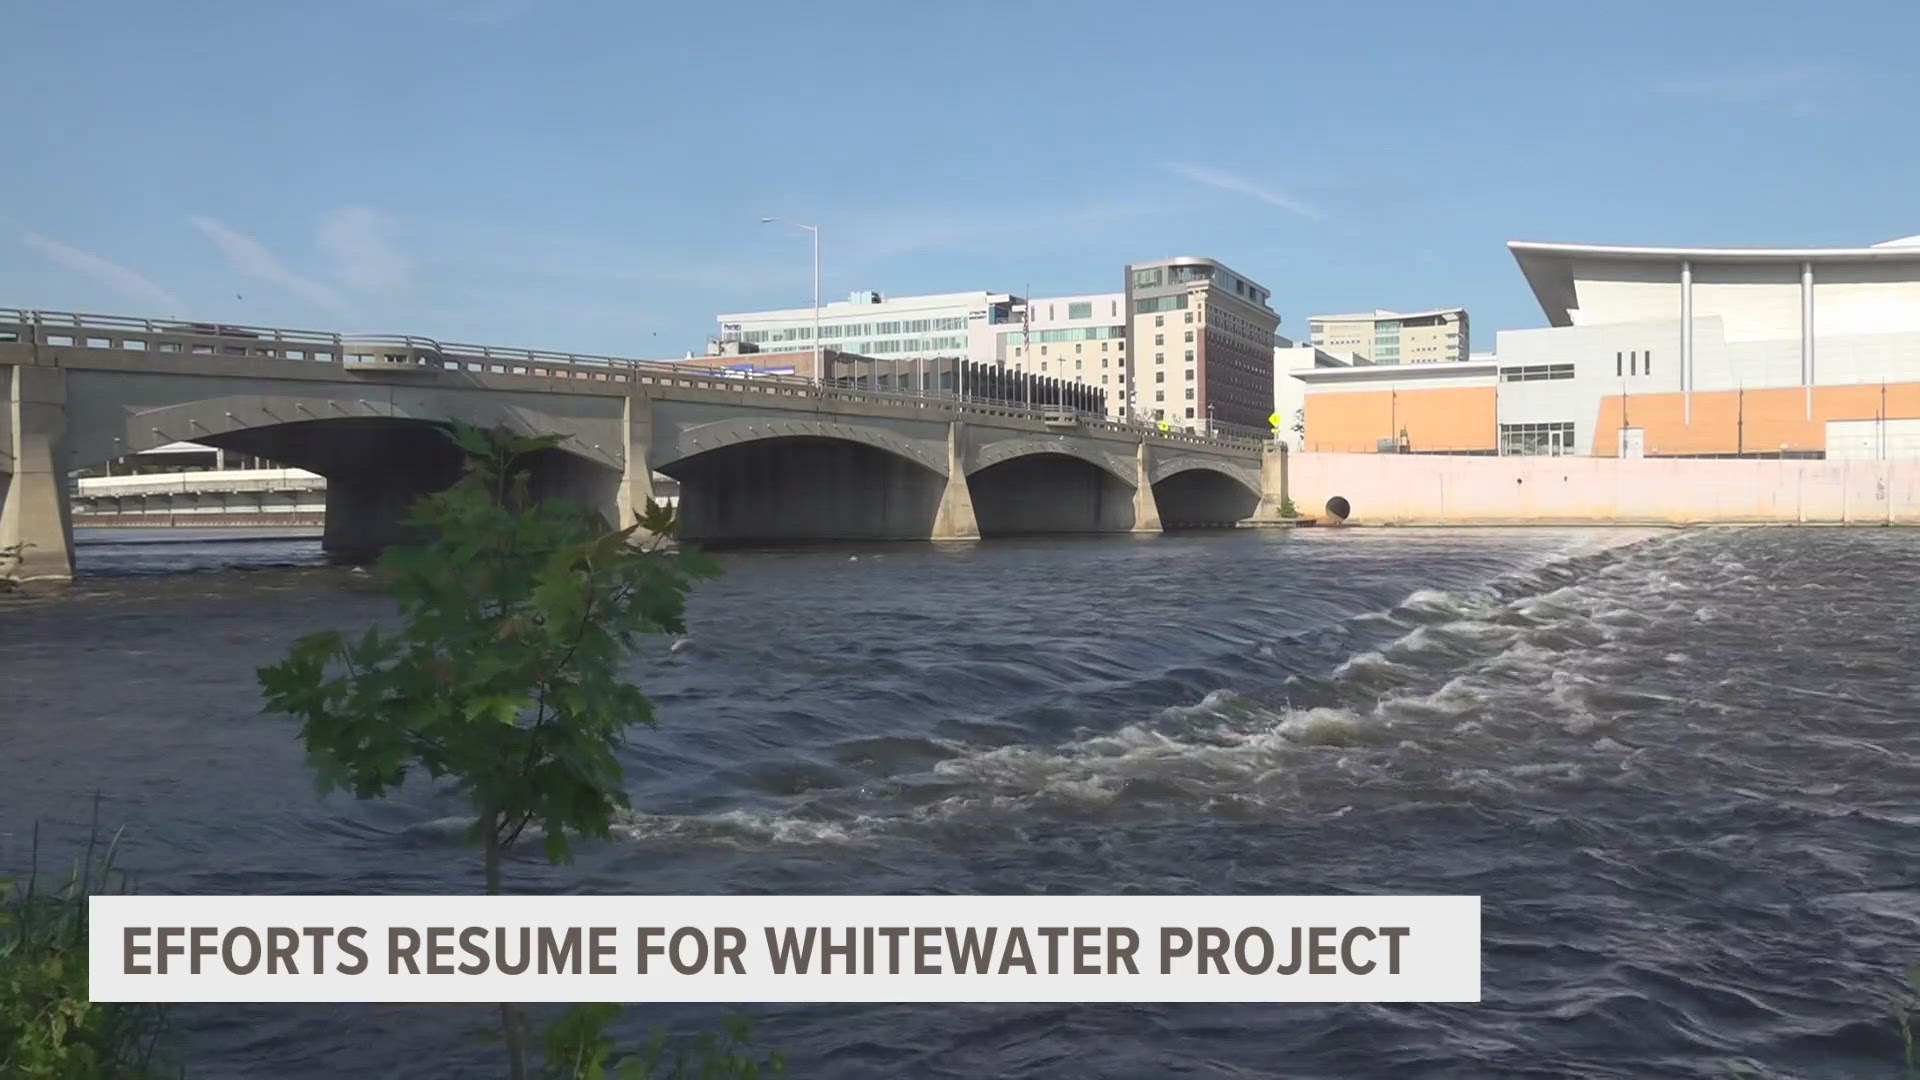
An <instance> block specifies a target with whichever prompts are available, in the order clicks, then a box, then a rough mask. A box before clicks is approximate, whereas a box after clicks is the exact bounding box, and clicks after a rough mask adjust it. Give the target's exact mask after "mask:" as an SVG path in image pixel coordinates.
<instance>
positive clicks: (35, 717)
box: [0, 528, 1920, 1080]
mask: <svg viewBox="0 0 1920 1080" xmlns="http://www.w3.org/2000/svg"><path fill="white" fill-rule="evenodd" d="M233 535H234V534H231V533H222V534H218V536H222V537H228V538H229V539H227V540H225V541H223V542H215V540H216V537H212V536H209V537H195V536H191V535H187V534H180V533H167V534H164V535H163V536H161V537H155V536H154V535H152V534H124V533H111V534H93V535H90V536H88V537H86V538H85V539H86V540H87V541H88V543H87V544H86V546H84V547H82V548H81V558H82V561H83V568H84V569H85V570H86V571H87V574H86V576H84V577H83V578H82V580H80V581H79V582H78V583H76V585H75V586H74V587H72V588H71V589H70V590H68V591H67V592H66V593H65V594H64V595H59V596H48V597H33V598H27V599H18V598H15V599H6V600H0V701H4V703H5V704H4V706H3V707H0V866H4V867H10V868H13V869H18V868H19V866H20V864H21V863H23V862H24V860H25V855H26V849H27V836H28V834H29V830H30V829H31V826H32V824H33V822H35V821H36V820H37V821H39V822H41V823H42V826H43V829H44V830H45V832H46V833H47V835H48V837H49V843H50V844H53V845H55V846H57V845H59V844H61V843H71V842H72V840H73V838H74V837H75V836H77V835H78V834H79V833H80V832H81V831H82V830H83V829H84V827H85V822H86V819H87V817H88V815H89V813H90V812H91V805H92V801H93V798H94V796H95V795H96V793H97V794H98V795H99V796H100V798H101V810H100V813H101V818H102V820H103V822H105V823H106V824H107V825H108V826H109V827H117V826H119V825H121V824H125V825H126V826H127V835H126V838H125V839H124V840H123V845H124V850H125V854H124V857H123V863H124V864H125V865H127V866H129V867H131V868H132V869H134V870H135V871H136V872H137V874H138V878H139V883H140V885H141V886H142V887H143V888H145V889H148V890H152V891H167V892H205V893H353V892H374V893H377V892H421V893H434V892H460V891H476V890H477V889H478V887H479V884H480V882H479V874H478V864H477V859H476V857H475V856H474V853H473V852H472V851H471V850H470V849H468V848H465V847H464V846H462V845H461V844H460V843H459V841H458V839H457V837H456V835H455V834H456V832H457V827H458V826H457V819H456V817H455V816H456V815H457V814H458V812H459V809H460V808H459V805H458V803H457V802H455V801H454V800H453V799H451V798H450V797H448V796H447V795H445V794H444V793H442V792H440V791H437V790H435V789H433V788H432V787H430V786H428V785H425V784H419V785H415V786H413V787H410V788H408V789H407V790H406V791H405V792H403V794H402V795H401V796H400V797H398V798H395V799H389V800H385V801H381V802H368V803H361V802H355V801H354V800H352V799H350V798H342V797H338V796H336V797H332V798H330V799H327V800H324V801H323V800H321V799H320V798H318V797H317V796H316V795H315V794H314V790H313V786H312V782H311V780H310V779H309V776H308V773H307V772H306V770H305V768H304V766H303V763H302V759H301V754H300V752H299V749H298V747H297V745H296V743H295V738H294V736H295V725H294V724H293V722H291V721H290V720H287V719H284V718H275V717H267V716H264V715H262V714H261V712H260V708H259V693H258V689H257V687H256V685H255V683H254V676H253V673H254V670H255V669H256V668H257V667H259V666H260V665H262V664H265V663H269V662H272V661H273V660H275V659H277V658H278V656H279V655H280V654H281V652H282V651H283V650H284V649H285V647H286V646H287V644H288V643H289V642H290V641H291V640H292V639H293V638H294V637H295V636H297V635H298V634H301V633H303V632H306V631H309V630H313V629H317V628H321V627H330V626H337V627H344V628H352V627H357V626H362V625H365V624H366V623H367V622H369V621H370V620H375V619H381V618H386V617H388V613H389V609H388V607H387V605H386V603H385V601H384V600H383V599H382V598H380V597H379V596H377V595H375V594H373V593H372V591H371V590H370V588H369V586H368V584H367V578H366V577H365V576H364V575H359V574H355V573H353V572H351V571H348V570H345V569H341V568H335V567H329V566H325V565H322V564H321V563H320V560H319V558H318V552H317V548H316V544H315V541H314V540H313V539H312V537H311V536H310V535H300V534H291V535H265V536H260V537H258V538H254V539H246V540H238V541H235V540H232V539H231V537H232V536H233ZM153 539H171V540H173V541H175V542H173V543H158V544H155V543H145V542H139V543H136V542H131V541H147V540H153ZM720 561H721V565H722V567H723V570H724V572H723V574H722V575H721V576H720V577H717V578H715V579H713V580H711V581H707V582H703V583H702V584H701V585H700V586H699V587H698V590H697V593H696V595H695V597H694V599H693V601H692V604H691V607H690V612H689V619H690V623H691V634H690V640H689V642H688V644H687V645H686V647H684V648H681V649H679V650H677V651H669V650H667V649H666V648H665V647H664V644H660V645H656V646H653V647H650V648H648V649H647V650H646V651H645V652H644V654H643V655H641V656H639V657H637V658H636V659H635V661H634V665H633V671H634V674H635V676H636V677H637V678H638V679H639V680H640V681H641V682H642V683H643V684H644V685H645V686H646V688H647V689H648V691H649V692H650V693H651V694H652V695H653V697H654V699H655V701H656V703H657V706H658V711H659V718H660V723H659V726H658V728H657V729H654V730H650V731H640V732H638V733H636V736H635V738H634V740H633V745H632V747H631V748H630V750H629V751H628V752H627V754H626V756H625V763H626V766H627V771H628V777H629V784H630V789H631V794H632V798H633V804H634V806H635V807H636V808H637V810H638V811H639V812H636V813H635V814H634V815H633V816H631V817H630V818H627V819H625V820H623V821H622V823H621V824H620V825H619V827H618V830H617V836H616V838H615V839H614V840H613V841H612V842H610V843H607V842H602V843H594V844H590V845H588V846H587V847H586V848H585V849H584V850H583V851H582V852H581V853H580V857H579V859H578V861H577V863H576V864H574V865H572V866H568V867H560V868H549V867H547V866H545V865H543V864H542V863H541V862H539V861H538V859H537V858H536V857H535V856H534V853H533V852H532V851H529V852H527V853H526V855H525V857H522V858H519V859H516V860H515V861H514V863H513V865H512V866H511V867H510V871H509V873H510V875H511V877H512V878H513V879H515V880H517V881H518V882H519V883H520V886H521V888H522V889H525V890H528V891H534V890H541V891H581V892H614V893H650V892H651V893H713V892H727V893H784V892H794V893H846V892H860V893H909V892H936V893H1020V892H1047V893H1112V892H1149V893H1194V894H1207V893H1278V894H1288V893H1328V892H1336V893H1337V892H1352V893H1375V892H1387V893H1471V894H1476V895H1480V896H1482V897H1484V898H1485V900H1484V903H1485V923H1484V926H1485V929H1484V933H1485V939H1484V946H1483V948H1484V958H1485V959H1484V1000H1483V1001H1481V1002H1480V1003H1478V1004H1469V1005H1292V1006H1283V1005H1270V1006H1253V1005H1230V1006H1212V1005H1179V1006H1152V1005H1043V1006H1029V1005H972V1006H868V1005H862V1006H834V1007H824V1006H763V1007H756V1008H754V1009H752V1010H750V1011H751V1012H752V1013H753V1015H754V1016H755V1017H756V1018H757V1019H758V1021H759V1027H758V1029H757V1031H756V1035H755V1038H756V1042H757V1044H759V1045H761V1046H763V1047H771V1048H778V1049H780V1050H782V1051H783V1052H785V1053H786V1054H787V1055H788V1057H789V1058H790V1060H791V1062H792V1065H793V1073H792V1075H794V1076H797V1077H827V1078H879V1077H889V1078H891V1077H971V1076H1006V1077H1027V1078H1040V1077H1081V1076H1088V1077H1092V1076H1099V1077H1156V1076H1171V1075H1182V1076H1207V1077H1236V1078H1239V1077H1256V1076H1281V1077H1336V1076H1337V1077H1347V1076H1354V1077H1375V1076H1381V1077H1384V1076H1393V1077H1541V1078H1545V1077H1568V1078H1572V1077H1582V1078H1588V1077H1664V1076H1674V1077H1703V1078H1708V1077H1710V1078H1715V1080H1724V1078H1726V1077H1732V1076H1758V1077H1885V1076H1889V1075H1895V1074H1896V1073H1897V1071H1898V1062H1899V1060H1900V1056H1901V1047H1900V1039H1899V1034H1898V1030H1897V1028H1896V1027H1895V1025H1894V1024H1893V1022H1892V1021H1891V1019H1890V1018H1889V1014H1888V1010H1887V1007H1886V1005H1885V1004H1884V1002H1885V998H1886V997H1887V995H1889V994H1890V993H1893V992H1894V991H1896V990H1897V989H1898V988H1899V987H1900V985H1901V972H1902V970H1903V969H1904V968H1905V966H1906V965H1907V964H1909V963H1912V962H1916V961H1920V888H1917V885H1920V873H1917V872H1916V869H1915V858H1916V852H1920V805H1917V804H1916V793H1917V792H1920V725H1916V723H1915V720H1916V717H1917V716H1920V690H1916V685H1917V680H1916V674H1915V673H1916V671H1920V621H1916V618H1915V616H1916V602H1917V600H1916V598H1920V533H1916V532H1912V531H1900V530H1879V529H1859V530H1840V529H1805V528H1801V529H1787V528H1752V529H1724V530H1694V531H1671V530H1639V531H1633V530H1577V529H1507V530H1493V529H1489V530H1415V529H1398V530H1396V529H1384V530H1359V529H1319V530H1300V531H1297V532H1255V531H1241V532H1225V533H1204V534H1201V533H1196V534H1181V535H1167V536H1163V537H1157V538H1150V539H1136V538H1131V537H1121V538H1116V537H1106V538H1086V539H1032V540H1006V541H997V542H988V543H983V544H979V545H974V546H964V547H935V546H929V545H898V546H890V545H878V546H861V547H836V548H805V549H800V548H796V549H787V550H769V551H743V552H734V553H729V554H726V555H723V556H722V557H721V560H720ZM719 1015H720V1010H718V1009H713V1008H696V1007H675V1008H650V1007H645V1006H634V1007H631V1008H630V1009H629V1011H628V1016H629V1017H630V1019H629V1021H628V1022H627V1025H626V1027H625V1028H623V1031H625V1032H626V1033H628V1034H630V1035H631V1036H632V1037H633V1038H634V1039H636V1040H637V1039H639V1038H640V1037H641V1036H642V1035H644V1034H645V1032H646V1031H647V1030H649V1029H650V1028H651V1027H652V1026H653V1025H655V1024H657V1023H669V1024H673V1025H676V1026H679V1027H687V1026H690V1025H691V1026H699V1025H710V1024H712V1023H713V1022H715V1021H716V1019H717V1018H718V1016H719ZM490 1018H491V1013H490V1012H488V1011H487V1010H484V1009H476V1008H475V1007H471V1006H404V1007H403V1006H371V1005H341V1006H299V1007H293V1006H248V1007H242V1006H194V1007H186V1008H182V1009H181V1010H180V1011H179V1013H178V1019H179V1021H180V1024H181V1035H180V1038H181V1045H182V1048H183V1050H184V1051H185V1057H186V1060H187V1061H188V1063H189V1064H190V1065H191V1075H192V1076H195V1077H325V1076H356V1077H361V1076H365V1077H388V1076H391V1077H428V1076H450V1075H464V1074H466V1073H467V1071H468V1070H482V1069H483V1068H484V1066H483V1064H482V1063H485V1062H487V1061H489V1059H490V1056H491V1054H492V1053H493V1051H492V1050H491V1049H490V1048H489V1047H488V1046H487V1045H486V1044H485V1043H484V1042H482V1041H481V1040H479V1039H478V1038H477V1037H476V1036H475V1034H474V1032H475V1030H476V1029H478V1028H481V1027H484V1026H485V1025H486V1024H487V1023H488V1021H489V1020H490ZM482 1074H483V1075H491V1073H488V1072H484V1071H483V1072H482Z"/></svg>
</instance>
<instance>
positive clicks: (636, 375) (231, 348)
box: [0, 308, 1268, 450]
mask: <svg viewBox="0 0 1920 1080" xmlns="http://www.w3.org/2000/svg"><path fill="white" fill-rule="evenodd" d="M7 344H25V345H37V346H49V347H53V346H58V347H66V348H90V349H122V350H128V351H135V352H152V353H179V354H183V355H202V356H234V357H249V358H255V359H270V360H285V361H292V362H296V363H325V364H334V365H338V366H342V367H346V366H349V365H353V366H361V367H374V366H377V367H390V368H392V369H397V370H398V369H439V370H447V371H469V372H482V373H488V374H498V375H527V376H534V377H538V378H557V379H589V380H593V381H598V382H622V383H632V384H634V385H640V386H668V387H676V388H682V389H694V390H712V391H720V392H726V393H735V394H766V395H773V396H782V397H807V398H813V399H819V400H830V401H838V402H847V403H855V404H861V403H866V404H875V405H892V406H901V407H909V408H920V409H926V408H939V409H946V410H953V411H956V412H959V413H962V414H964V415H972V416H992V417H1003V418H1014V419H1027V420H1032V421H1034V422H1035V423H1036V424H1040V425H1044V423H1045V419H1046V414H1047V413H1048V411H1050V410H1054V411H1057V410H1058V409H1059V406H1047V405H1026V404H1022V403H1020V402H1011V401H1002V400H999V399H996V398H985V397H980V396H978V395H975V394H971V393H965V392H958V393H956V392H954V391H951V390H945V389H939V388H921V389H915V390H894V389H879V388H867V387H860V386H858V385H853V386H822V385H819V384H817V383H815V382H813V381H812V380H809V379H806V378H802V377H799V376H794V375H759V374H755V375H751V376H749V377H745V378H742V377H740V376H739V375H738V374H722V373H720V372H718V371H716V370H715V369H713V368H711V367H706V366H703V365H700V364H688V363H676V362H674V361H671V360H635V359H631V358H627V357H618V356H599V355H594V354H591V353H566V352H553V351H550V350H545V349H512V348H502V347H500V346H494V345H471V344H466V343H461V342H442V341H437V340H435V339H433V338H424V337H416V336H413V335H410V334H340V333H333V332H328V331H316V330H288V329H284V328H280V327H270V326H243V325H238V324H234V323H211V322H197V321H188V320H181V319H141V318H129V317H126V316H121V315H92V314H83V313H76V312H66V311H39V310H30V309H24V308H0V345H7ZM1078 415H1079V417H1080V422H1081V426H1082V427H1083V428H1085V429H1087V430H1089V431H1095V432H1108V433H1113V434H1120V435H1125V436H1127V437H1129V438H1141V437H1145V438H1151V439H1157V440H1160V441H1162V442H1169V443H1176V444H1184V445H1191V446H1204V447H1213V448H1221V449H1237V450H1258V449H1260V448H1261V447H1263V446H1264V445H1266V443H1267V441H1268V440H1267V439H1265V438H1263V437H1261V436H1260V435H1259V434H1258V433H1257V432H1251V431H1249V433H1247V434H1241V433H1239V432H1228V431H1226V430H1221V429H1222V427H1223V425H1215V434H1211V435H1209V434H1207V433H1205V432H1203V431H1189V430H1184V429H1181V428H1178V427H1173V428H1169V429H1162V428H1160V427H1159V426H1158V425H1157V424H1154V423H1147V422H1141V421H1132V420H1122V419H1116V418H1114V417H1110V416H1108V415H1106V414H1105V413H1091V412H1079V413H1078Z"/></svg>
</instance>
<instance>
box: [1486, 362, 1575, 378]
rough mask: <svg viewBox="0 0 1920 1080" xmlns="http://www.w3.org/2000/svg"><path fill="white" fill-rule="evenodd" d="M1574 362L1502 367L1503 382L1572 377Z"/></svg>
mask: <svg viewBox="0 0 1920 1080" xmlns="http://www.w3.org/2000/svg"><path fill="white" fill-rule="evenodd" d="M1571 378H1573V365H1572V364H1530V365H1528V366H1526V367H1506V368H1501V369H1500V381H1501V382H1538V381H1540V380H1542V379H1571Z"/></svg>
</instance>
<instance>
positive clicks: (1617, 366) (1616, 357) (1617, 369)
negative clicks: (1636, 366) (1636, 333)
mask: <svg viewBox="0 0 1920 1080" xmlns="http://www.w3.org/2000/svg"><path fill="white" fill-rule="evenodd" d="M1621 355H1622V354H1620V353H1614V354H1613V373H1614V375H1616V376H1619V375H1625V374H1626V373H1627V372H1626V369H1625V368H1624V367H1622V366H1621V360H1620V357H1621Z"/></svg>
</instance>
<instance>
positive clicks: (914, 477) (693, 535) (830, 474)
mask: <svg viewBox="0 0 1920 1080" xmlns="http://www.w3.org/2000/svg"><path fill="white" fill-rule="evenodd" d="M789 423H790V422H787V421H781V422H780V426H781V427H786V426H788V424H789ZM791 423H792V426H793V428H794V429H796V433H792V434H789V433H785V432H780V433H774V432H766V431H763V432H761V433H758V434H756V435H755V436H754V437H752V438H739V439H734V440H731V441H725V442H721V441H718V440H714V441H715V442H716V445H713V446H711V447H710V448H708V449H705V450H700V451H698V452H695V453H692V454H686V455H683V456H679V457H675V458H671V459H669V460H667V461H664V462H656V463H655V464H654V468H655V469H657V470H658V471H660V472H663V473H665V474H667V475H668V476H671V477H673V478H674V479H675V480H677V481H679V483H680V504H679V508H680V535H681V536H683V537H685V538H687V539H690V540H700V541H706V542H708V543H714V542H721V543H727V542H732V543H753V542H766V541H776V540H780V541H794V540H798V541H808V540H925V539H926V538H927V537H928V536H930V535H932V533H933V528H934V521H935V519H936V517H937V516H938V514H939V510H940V502H941V497H942V495H943V493H944V492H945V490H946V486H947V481H946V476H945V475H944V472H945V470H944V469H936V468H934V467H933V466H932V465H931V464H929V463H927V462H926V461H924V460H921V458H920V455H916V454H913V453H911V452H903V451H902V450H901V449H900V447H899V446H898V445H896V444H893V443H890V442H888V441H886V440H881V439H876V438H842V437H839V436H838V435H837V434H815V433H814V432H825V431H832V430H833V429H836V428H839V427H841V426H842V425H836V424H817V425H815V424H801V423H799V422H791ZM761 426H762V427H765V425H764V424H763V425H761ZM846 426H848V427H852V425H846ZM702 441H706V440H702Z"/></svg>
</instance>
